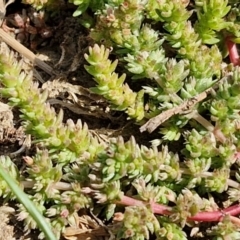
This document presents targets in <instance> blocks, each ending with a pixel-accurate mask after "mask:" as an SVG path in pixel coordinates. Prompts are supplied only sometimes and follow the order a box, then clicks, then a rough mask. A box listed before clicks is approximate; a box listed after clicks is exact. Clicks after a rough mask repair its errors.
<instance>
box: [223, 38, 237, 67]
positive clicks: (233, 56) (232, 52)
mask: <svg viewBox="0 0 240 240" xmlns="http://www.w3.org/2000/svg"><path fill="white" fill-rule="evenodd" d="M226 45H227V48H228V52H229V58H230V61H231V63H233V65H234V66H236V65H239V55H238V50H237V46H236V43H234V42H232V41H231V39H230V37H227V38H226Z"/></svg>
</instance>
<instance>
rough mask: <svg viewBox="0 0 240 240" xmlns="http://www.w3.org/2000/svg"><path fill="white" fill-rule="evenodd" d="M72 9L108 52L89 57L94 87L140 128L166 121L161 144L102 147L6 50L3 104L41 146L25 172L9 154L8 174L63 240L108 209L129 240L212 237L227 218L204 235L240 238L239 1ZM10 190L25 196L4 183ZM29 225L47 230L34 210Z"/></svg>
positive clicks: (117, 231) (98, 50)
mask: <svg viewBox="0 0 240 240" xmlns="http://www.w3.org/2000/svg"><path fill="white" fill-rule="evenodd" d="M37 2H38V1H36V4H37ZM40 2H41V4H43V3H44V2H42V1H40ZM69 2H72V3H74V4H75V5H77V6H78V8H77V10H76V12H75V13H74V15H75V16H77V15H80V18H81V17H83V18H84V19H85V20H86V19H87V18H86V16H87V15H88V17H90V15H89V14H90V13H89V12H90V11H92V12H94V13H95V15H94V17H92V20H91V24H92V23H93V25H92V28H91V30H90V36H91V37H92V39H93V40H95V42H96V44H95V45H94V46H90V47H89V52H88V53H86V54H85V59H86V65H85V69H86V71H87V72H88V73H89V74H90V75H92V76H93V79H94V81H95V82H96V86H95V87H94V88H92V91H93V92H95V93H97V94H100V95H102V96H103V97H104V98H105V99H106V100H107V101H108V102H109V105H110V107H111V108H112V109H113V110H115V111H116V110H117V111H124V112H125V113H126V114H127V116H128V118H130V119H135V120H136V122H137V123H138V124H139V125H143V124H146V122H147V121H151V119H154V118H155V117H158V116H161V117H162V118H163V120H162V122H163V123H162V125H161V127H160V130H158V131H159V139H156V140H154V141H153V146H152V147H146V146H143V145H139V144H138V143H137V142H136V140H135V138H134V137H131V138H130V139H129V140H128V141H124V140H123V138H122V137H121V136H119V137H118V138H112V139H109V142H108V144H102V143H101V142H99V140H98V139H97V138H95V137H94V136H93V135H92V134H91V132H90V131H89V130H88V127H87V124H83V123H82V122H81V121H80V120H78V121H77V122H76V123H74V122H73V121H72V120H71V119H70V120H67V121H66V123H64V121H63V111H62V110H60V111H59V112H58V113H56V111H55V110H54V109H53V108H52V107H51V106H50V105H49V104H48V103H46V100H47V98H48V93H47V91H41V89H40V88H39V86H38V84H37V83H35V82H33V80H32V75H31V74H26V73H24V72H23V71H22V64H23V63H22V62H19V61H18V60H17V58H16V56H15V55H14V54H13V53H12V52H11V51H10V50H8V49H6V48H4V45H3V44H2V45H1V49H0V84H1V88H0V93H1V96H2V97H4V98H6V99H8V101H9V105H11V106H13V107H17V108H18V109H19V111H20V112H21V116H20V117H21V119H22V125H23V127H24V129H25V132H26V133H27V134H30V135H31V136H32V138H33V144H35V145H36V146H37V147H38V149H37V151H36V154H35V155H33V156H25V157H24V161H25V163H26V165H27V170H26V171H25V172H24V173H22V172H20V171H19V170H18V168H17V166H16V165H15V164H14V162H13V161H12V160H11V159H10V158H9V157H7V156H1V158H0V168H3V169H5V170H6V171H7V172H8V174H9V175H10V176H11V178H12V179H13V180H14V181H15V183H17V184H18V185H19V186H20V187H21V188H22V189H23V190H24V191H25V193H27V194H28V196H29V197H30V199H31V200H32V202H33V203H34V204H35V206H36V207H37V209H38V210H39V211H40V213H41V214H42V215H43V216H44V217H45V218H46V219H47V222H49V223H50V224H51V227H52V230H53V232H54V234H55V235H56V236H57V237H58V238H59V237H60V234H61V232H63V231H64V228H65V226H67V225H68V224H73V221H74V216H75V215H76V214H77V212H78V211H79V210H81V209H91V210H92V209H94V210H95V211H98V209H99V206H101V209H104V216H103V218H104V219H106V220H109V221H111V222H112V227H111V228H110V227H109V231H111V232H112V234H114V235H115V236H116V238H117V239H133V240H134V239H136V240H138V239H150V236H154V237H155V239H159V240H160V239H163V240H164V239H166V240H169V239H181V240H184V239H188V238H189V236H193V235H196V234H198V232H199V234H201V232H200V230H199V229H200V228H201V227H202V225H203V223H204V222H215V223H213V224H212V225H211V226H210V227H209V228H208V229H207V231H206V233H205V234H206V235H205V236H204V237H206V236H207V235H209V236H214V237H215V238H216V239H237V238H239V231H240V220H239V218H238V217H237V216H238V215H239V214H240V204H239V197H240V183H239V182H240V172H239V165H240V161H239V158H240V157H239V156H240V155H239V151H240V150H239V149H240V141H239V139H240V115H239V111H240V107H239V106H240V105H239V89H240V88H239V86H240V69H239V68H238V66H236V65H238V61H239V57H238V53H237V51H236V50H237V45H236V43H238V41H239V36H238V35H239V33H238V31H237V30H238V29H239V12H238V5H237V2H234V1H227V0H209V1H207V0H198V1H197V0H196V1H182V0H171V1H170V0H161V1H156V0H109V1H107V0H105V1H94V0H82V1H81V0H80V1H69ZM88 10H89V11H88ZM85 20H84V21H85ZM85 24H86V22H85ZM86 25H88V26H90V22H89V24H86ZM100 42H101V45H100ZM234 49H235V50H234ZM228 54H229V59H230V63H229V61H228V59H227V58H226V56H227V55H228ZM112 58H114V59H115V60H111V59H112ZM118 63H119V68H117V65H118ZM234 65H235V66H234ZM121 67H122V68H124V69H123V70H122V71H123V73H122V74H118V73H117V70H118V71H120V70H121ZM125 69H126V71H125ZM131 79H132V81H134V84H132V82H130V81H131ZM126 81H128V83H127V82H126ZM134 85H137V87H136V89H138V90H135V88H134ZM130 86H133V87H132V88H130ZM139 86H140V89H139ZM201 96H204V97H201ZM173 141H175V142H178V143H179V149H177V150H176V151H175V152H174V151H170V150H169V149H171V147H172V145H171V144H172V143H173ZM158 144H161V146H157V145H158ZM0 194H1V196H2V197H4V198H6V197H9V198H12V199H15V195H14V194H13V192H12V191H11V190H10V188H9V186H8V184H7V183H6V182H5V181H4V180H3V179H2V180H1V182H0ZM219 194H224V196H226V199H227V201H226V202H225V203H224V204H221V202H220V203H219V202H217V201H215V200H216V199H215V196H219ZM18 218H19V219H20V220H24V222H25V230H30V229H35V228H37V227H38V226H37V224H36V222H35V221H34V220H33V218H32V216H31V215H29V213H28V212H27V211H26V209H25V208H24V207H23V205H19V215H18ZM190 228H191V230H190V231H189V230H187V229H190ZM39 237H40V238H42V237H43V234H41V235H40V236H39Z"/></svg>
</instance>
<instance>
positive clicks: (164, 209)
mask: <svg viewBox="0 0 240 240" xmlns="http://www.w3.org/2000/svg"><path fill="white" fill-rule="evenodd" d="M117 203H119V204H122V205H125V206H145V205H146V204H147V203H145V202H143V201H141V200H137V199H134V198H131V197H128V196H123V197H122V198H121V200H120V201H118V202H117ZM151 207H152V210H153V213H155V214H163V215H171V213H172V208H171V207H168V206H165V205H163V204H158V203H151ZM224 214H229V215H230V216H236V215H239V214H240V204H236V205H234V206H231V207H228V208H225V209H223V210H219V211H212V212H199V213H197V214H196V215H194V216H192V217H188V220H191V221H199V222H219V221H221V219H222V217H223V216H224Z"/></svg>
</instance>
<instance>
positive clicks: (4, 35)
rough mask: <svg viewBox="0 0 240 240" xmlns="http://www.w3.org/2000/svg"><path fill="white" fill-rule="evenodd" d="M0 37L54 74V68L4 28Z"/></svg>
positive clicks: (0, 31) (34, 62)
mask: <svg viewBox="0 0 240 240" xmlns="http://www.w3.org/2000/svg"><path fill="white" fill-rule="evenodd" d="M0 37H1V38H2V40H3V41H4V42H6V43H7V44H8V45H9V46H11V47H12V48H13V49H14V50H16V51H17V52H19V53H20V54H21V55H23V56H24V57H26V58H28V59H29V60H30V61H31V62H32V63H33V64H35V65H37V66H38V67H39V68H41V69H42V70H43V71H45V72H46V73H48V74H50V75H52V74H53V68H52V67H51V66H49V65H48V64H46V63H45V62H43V61H42V60H41V59H39V58H38V57H37V56H36V55H35V54H34V53H33V52H32V51H30V50H29V49H27V48H26V47H24V46H23V45H22V44H21V43H19V42H18V41H17V40H16V39H14V38H13V37H11V36H10V35H9V34H8V33H6V32H5V31H4V30H3V29H0Z"/></svg>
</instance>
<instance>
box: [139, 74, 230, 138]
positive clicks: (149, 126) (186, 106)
mask: <svg viewBox="0 0 240 240" xmlns="http://www.w3.org/2000/svg"><path fill="white" fill-rule="evenodd" d="M230 75H231V74H228V75H227V76H225V77H223V78H222V79H221V80H219V81H218V82H217V83H216V84H215V86H214V87H211V88H208V89H207V90H205V91H204V92H202V93H200V94H198V95H197V96H195V97H192V98H190V99H187V100H186V101H184V102H183V103H182V104H180V105H179V106H176V107H174V108H172V109H169V110H166V111H164V112H162V113H160V114H158V115H157V116H155V117H153V118H151V119H150V120H148V121H147V122H146V123H145V124H144V125H142V126H141V127H140V131H141V132H144V131H146V130H147V131H148V132H149V133H151V132H153V131H154V130H155V129H156V128H157V127H158V126H160V125H161V124H162V123H164V122H165V121H167V120H168V119H169V118H170V117H172V116H174V115H176V114H179V113H184V112H186V111H189V110H191V109H193V107H194V106H195V105H196V104H197V103H198V102H201V101H202V100H203V99H205V98H206V97H207V95H208V94H209V93H210V92H211V91H213V89H215V88H217V87H218V85H219V83H220V82H223V81H224V80H226V79H228V77H229V76H230Z"/></svg>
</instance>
